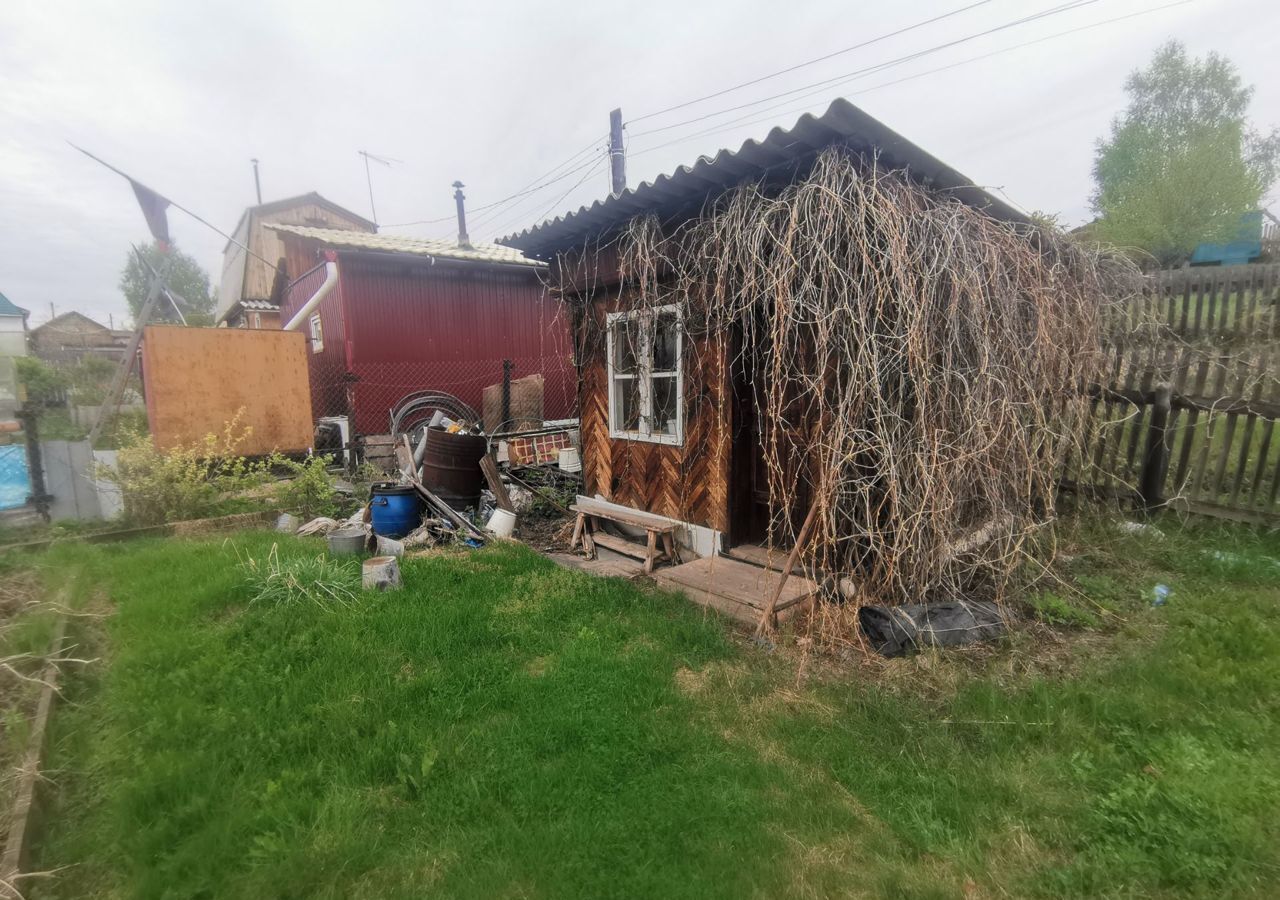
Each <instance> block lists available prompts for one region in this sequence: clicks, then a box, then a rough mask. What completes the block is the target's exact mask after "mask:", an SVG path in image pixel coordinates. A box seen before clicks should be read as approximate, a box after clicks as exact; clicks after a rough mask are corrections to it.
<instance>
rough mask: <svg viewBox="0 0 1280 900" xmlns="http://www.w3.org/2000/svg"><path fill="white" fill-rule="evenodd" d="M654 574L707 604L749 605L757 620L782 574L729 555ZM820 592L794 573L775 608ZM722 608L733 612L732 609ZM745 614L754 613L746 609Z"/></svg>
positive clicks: (788, 605)
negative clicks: (724, 602) (725, 602)
mask: <svg viewBox="0 0 1280 900" xmlns="http://www.w3.org/2000/svg"><path fill="white" fill-rule="evenodd" d="M653 577H654V578H655V579H656V580H657V581H658V582H659V583H660V584H663V585H665V586H668V587H671V588H675V589H676V590H683V591H685V592H686V593H688V594H689V596H690V598H691V599H693V600H695V601H697V602H699V603H703V604H704V605H708V606H716V607H717V608H720V607H721V606H722V605H723V603H722V602H718V601H727V602H728V603H729V604H733V605H734V606H732V607H731V608H732V609H736V607H737V606H744V607H748V608H749V609H750V610H754V616H752V621H753V622H754V621H756V620H758V619H759V618H760V613H761V612H763V611H764V608H765V606H766V605H767V604H768V602H769V598H770V597H772V596H773V592H774V590H775V589H776V588H777V586H778V581H779V580H780V579H781V578H782V573H780V572H775V571H773V570H772V569H763V568H761V567H759V566H755V565H752V564H751V563H747V562H743V561H741V560H737V559H730V558H729V557H727V556H708V557H705V558H703V559H696V560H694V561H693V562H688V563H684V564H683V565H679V566H672V567H671V568H667V569H660V570H658V571H656V572H654V573H653ZM817 591H818V586H817V585H816V584H814V583H813V582H812V581H810V580H809V579H808V578H804V577H798V576H795V575H792V576H791V577H790V578H788V579H787V583H786V584H785V585H784V586H783V589H782V596H781V597H779V598H778V605H777V607H775V609H776V610H778V611H781V610H785V609H788V608H789V607H792V606H795V605H796V604H797V603H799V602H800V601H802V600H806V599H808V598H809V597H812V596H813V595H814V594H816V593H817ZM704 595H706V596H704ZM712 598H717V600H712ZM722 611H725V612H730V610H729V609H725V610H722ZM730 614H731V615H732V614H733V613H732V612H730ZM744 614H748V615H749V614H750V613H749V612H746V611H744Z"/></svg>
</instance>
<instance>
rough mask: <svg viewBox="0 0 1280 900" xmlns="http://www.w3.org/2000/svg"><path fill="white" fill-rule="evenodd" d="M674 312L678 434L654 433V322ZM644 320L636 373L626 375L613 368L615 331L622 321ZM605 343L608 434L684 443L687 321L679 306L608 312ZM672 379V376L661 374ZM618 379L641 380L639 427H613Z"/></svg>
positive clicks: (636, 439)
mask: <svg viewBox="0 0 1280 900" xmlns="http://www.w3.org/2000/svg"><path fill="white" fill-rule="evenodd" d="M661 315H674V316H675V319H676V370H675V376H674V377H675V382H676V411H675V419H676V430H675V434H665V433H661V432H659V433H654V431H653V377H654V376H653V352H652V347H651V342H652V340H653V338H652V334H653V323H654V321H655V320H656V319H657V317H658V316H661ZM637 320H639V321H641V322H643V323H645V325H644V327H643V328H642V329H641V331H640V335H641V346H640V347H639V348H637V350H636V374H634V375H627V374H625V373H616V372H615V371H614V360H615V359H616V357H615V355H614V333H615V331H616V330H617V329H616V328H615V326H616V325H617V324H618V323H619V322H634V321H637ZM605 334H606V338H607V339H606V346H605V353H606V354H607V357H608V373H607V374H608V378H609V408H608V410H607V411H606V413H607V415H608V416H609V437H611V438H614V439H615V440H624V441H648V442H650V443H654V444H671V445H673V446H677V447H679V446H683V445H684V320H683V318H682V317H681V315H680V307H679V306H676V305H671V306H659V307H656V308H654V309H651V310H650V309H637V310H631V311H629V312H615V313H609V314H608V315H607V316H606V317H605ZM658 377H660V378H670V377H672V376H669V375H661V376H658ZM619 378H624V379H628V378H631V379H636V380H637V381H638V382H639V392H638V393H639V398H640V427H639V429H635V430H628V429H621V428H616V427H615V426H614V422H615V418H614V416H615V413H616V411H617V409H618V398H617V396H616V390H615V385H616V383H617V380H618V379H619Z"/></svg>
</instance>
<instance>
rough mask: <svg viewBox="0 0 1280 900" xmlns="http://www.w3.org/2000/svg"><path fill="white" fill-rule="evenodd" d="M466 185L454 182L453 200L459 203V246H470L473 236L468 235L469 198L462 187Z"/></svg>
mask: <svg viewBox="0 0 1280 900" xmlns="http://www.w3.org/2000/svg"><path fill="white" fill-rule="evenodd" d="M464 187H466V185H465V184H463V183H462V182H461V181H455V182H454V183H453V202H454V203H456V204H457V205H458V246H459V247H470V246H471V238H469V237H467V203H466V201H467V198H466V197H465V196H463V194H462V189H463V188H464Z"/></svg>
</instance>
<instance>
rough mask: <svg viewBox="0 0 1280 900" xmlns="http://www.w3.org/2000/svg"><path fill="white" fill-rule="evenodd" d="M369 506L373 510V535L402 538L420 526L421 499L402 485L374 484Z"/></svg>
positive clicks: (411, 489)
mask: <svg viewBox="0 0 1280 900" xmlns="http://www.w3.org/2000/svg"><path fill="white" fill-rule="evenodd" d="M372 493H373V498H372V499H371V500H370V501H369V505H370V506H371V507H372V510H373V533H374V534H380V535H382V536H383V537H389V538H402V537H404V536H405V535H406V534H408V533H409V532H411V531H413V529H415V528H417V527H418V526H419V525H421V524H422V498H420V497H419V496H418V494H417V492H416V491H414V489H413V488H411V487H408V486H407V485H403V484H392V483H391V482H383V483H382V484H375V485H374V486H373V489H372Z"/></svg>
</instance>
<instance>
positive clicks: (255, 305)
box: [240, 300, 280, 312]
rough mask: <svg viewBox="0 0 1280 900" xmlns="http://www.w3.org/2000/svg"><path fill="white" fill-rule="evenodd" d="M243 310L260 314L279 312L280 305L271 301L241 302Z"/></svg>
mask: <svg viewBox="0 0 1280 900" xmlns="http://www.w3.org/2000/svg"><path fill="white" fill-rule="evenodd" d="M240 306H241V308H242V309H253V310H258V311H259V312H279V311H280V304H279V303H272V302H271V301H270V300H241V301H240Z"/></svg>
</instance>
